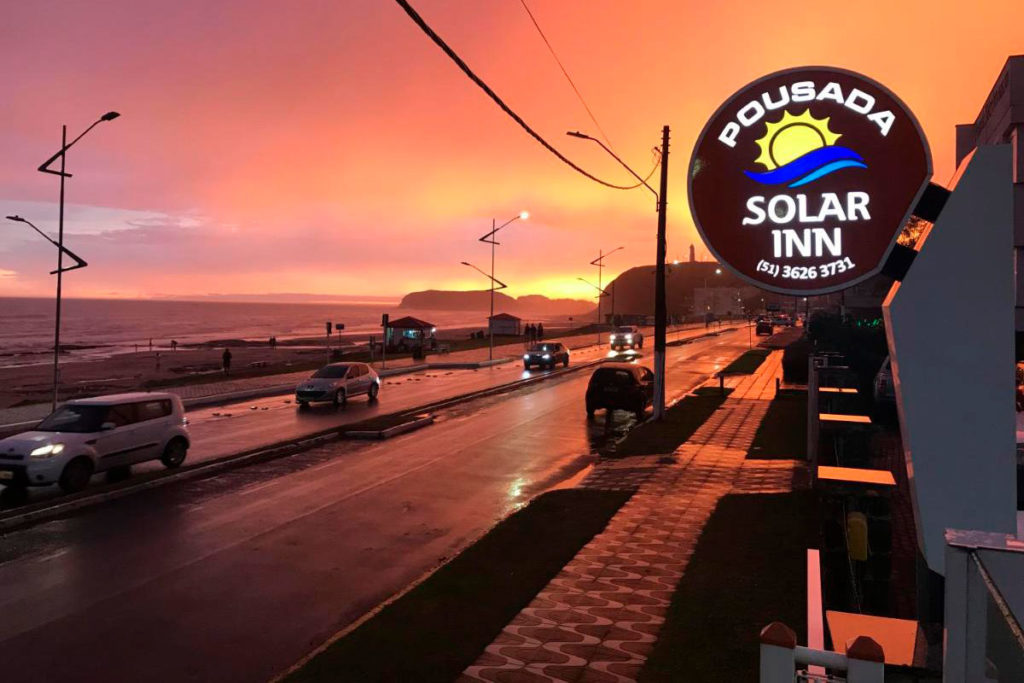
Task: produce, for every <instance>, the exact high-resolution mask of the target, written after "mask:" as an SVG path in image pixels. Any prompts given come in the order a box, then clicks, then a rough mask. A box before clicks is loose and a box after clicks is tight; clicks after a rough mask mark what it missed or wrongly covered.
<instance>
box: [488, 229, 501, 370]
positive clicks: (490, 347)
mask: <svg viewBox="0 0 1024 683" xmlns="http://www.w3.org/2000/svg"><path fill="white" fill-rule="evenodd" d="M497 223H498V221H496V220H495V219H493V218H492V219H491V235H492V237H493V235H494V233H495V232H497V231H496V230H495V228H494V226H495V225H497ZM489 241H490V243H491V315H490V316H489V317H488V318H487V336H488V342H487V360H494V246H495V245H496V244H497V243H498V242H497V241H496V240H494V239H491V240H489Z"/></svg>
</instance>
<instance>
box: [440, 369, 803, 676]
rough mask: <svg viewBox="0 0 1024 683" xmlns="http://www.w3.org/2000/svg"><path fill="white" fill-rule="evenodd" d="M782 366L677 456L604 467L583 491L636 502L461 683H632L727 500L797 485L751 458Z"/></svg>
mask: <svg viewBox="0 0 1024 683" xmlns="http://www.w3.org/2000/svg"><path fill="white" fill-rule="evenodd" d="M781 360H782V353H781V352H780V351H775V352H773V353H772V354H771V355H770V356H769V357H768V359H766V361H765V362H764V364H762V366H761V368H759V370H758V372H757V373H756V374H754V375H749V376H746V377H742V378H730V379H729V381H728V385H729V386H731V387H732V388H733V390H734V391H733V393H732V394H730V396H729V397H728V398H727V399H726V400H725V402H724V403H723V404H722V406H721V407H720V408H719V409H718V410H717V411H715V413H714V414H712V415H711V417H710V418H709V419H708V420H707V421H706V422H705V423H704V424H703V425H702V426H701V427H700V429H698V430H697V431H696V432H695V433H694V435H693V436H692V437H691V438H690V439H689V440H688V441H687V442H686V443H684V444H682V445H681V446H680V447H679V448H677V449H676V451H675V453H672V454H666V455H665V456H642V457H636V458H622V459H618V460H615V461H611V462H608V463H600V464H599V465H598V466H597V467H595V470H594V472H592V473H591V475H589V476H588V477H587V478H586V479H585V480H584V481H583V482H582V484H581V486H586V487H591V488H602V489H605V488H607V489H611V490H625V489H635V490H636V493H635V494H634V495H633V497H632V498H631V499H630V500H629V502H627V503H626V504H625V505H624V506H623V507H622V508H621V509H620V510H619V512H618V513H617V514H616V515H615V516H614V517H613V518H612V519H611V521H609V523H608V526H607V527H606V528H605V530H604V531H603V532H601V533H600V534H598V535H597V536H595V537H594V538H593V539H592V540H591V541H590V543H588V544H587V545H586V546H585V547H584V548H583V549H581V550H580V552H579V553H578V554H577V555H576V557H574V558H573V559H572V560H571V561H570V562H569V564H568V565H566V566H565V567H564V568H563V569H562V571H561V572H560V573H559V574H558V575H557V576H556V577H555V578H554V579H552V580H551V582H550V583H549V584H548V586H547V587H545V588H544V590H542V591H541V593H540V594H539V595H538V596H537V597H536V599H535V600H534V601H533V602H532V603H531V604H530V605H528V606H527V607H525V608H524V609H523V610H522V612H520V614H519V615H517V616H516V618H515V619H513V620H512V621H511V622H510V623H509V624H508V625H507V626H506V627H505V629H504V630H503V632H502V633H501V635H499V636H498V637H497V638H496V639H495V641H494V642H493V643H492V644H491V645H490V646H488V647H487V649H486V651H485V652H484V654H483V655H481V657H480V659H479V660H477V661H476V662H475V663H474V664H473V665H472V666H470V667H469V668H467V669H466V671H465V672H464V673H463V675H462V676H461V677H460V679H459V680H460V681H463V682H466V683H468V682H470V681H530V682H534V681H538V682H539V681H573V682H574V683H623V682H626V681H635V680H636V677H637V675H638V674H639V672H640V670H641V669H642V668H643V665H644V662H645V661H646V657H647V654H648V653H649V652H650V650H651V648H652V647H653V646H654V643H655V641H656V639H657V634H658V632H659V630H660V628H661V625H662V624H663V623H664V615H665V612H666V610H667V609H668V605H669V601H670V600H671V599H672V594H673V592H674V591H675V588H676V586H677V585H678V583H679V580H680V578H682V576H683V573H684V572H685V571H686V565H687V563H688V562H689V559H690V557H691V556H692V555H693V551H694V548H695V547H696V544H697V540H698V538H699V537H700V534H701V531H702V530H703V528H704V525H705V524H706V523H707V520H708V518H710V516H711V514H712V513H713V512H714V509H715V506H716V505H717V504H718V501H719V499H720V498H721V497H722V496H724V495H727V494H728V493H730V492H734V491H735V492H742V493H754V492H757V493H760V492H767V491H789V490H791V488H792V486H793V482H794V480H798V479H799V477H798V476H797V474H796V473H797V471H798V470H799V469H800V467H801V465H800V463H797V462H795V461H785V460H782V461H746V460H745V458H746V453H747V450H748V449H749V447H750V443H751V442H752V441H753V438H754V433H755V432H756V431H757V427H758V425H760V423H761V420H762V419H763V418H764V415H765V413H766V411H767V409H768V403H769V402H770V401H771V399H772V398H774V394H775V378H776V377H777V376H780V375H781ZM666 456H671V457H666ZM748 463H755V464H748Z"/></svg>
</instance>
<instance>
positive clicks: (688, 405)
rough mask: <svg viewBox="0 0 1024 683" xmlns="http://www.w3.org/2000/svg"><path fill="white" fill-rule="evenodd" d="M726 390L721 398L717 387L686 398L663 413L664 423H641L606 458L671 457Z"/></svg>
mask: <svg viewBox="0 0 1024 683" xmlns="http://www.w3.org/2000/svg"><path fill="white" fill-rule="evenodd" d="M728 394H729V390H726V393H725V394H723V393H722V392H721V391H720V390H719V389H718V387H713V388H711V389H709V390H707V391H700V393H698V394H697V395H692V396H687V397H686V398H684V399H683V400H682V401H680V402H679V403H677V404H675V405H674V406H672V407H671V408H669V409H668V410H666V411H665V419H663V420H661V421H659V422H655V421H650V422H644V423H643V424H641V425H639V426H638V427H636V428H635V429H633V430H632V431H630V432H629V434H628V435H627V436H626V438H625V439H623V440H622V441H620V442H619V443H618V444H617V445H616V446H615V451H614V453H609V455H615V456H629V455H659V454H663V453H671V452H672V451H674V450H675V449H676V448H678V447H679V445H680V444H682V443H683V442H685V441H686V440H687V439H689V438H690V437H691V436H693V433H694V432H695V431H697V429H699V428H700V426H701V425H702V424H704V422H705V421H706V420H707V419H708V418H709V417H711V414H712V413H714V412H715V411H716V410H718V407H719V406H720V405H722V403H723V402H724V401H725V399H726V397H727V396H728Z"/></svg>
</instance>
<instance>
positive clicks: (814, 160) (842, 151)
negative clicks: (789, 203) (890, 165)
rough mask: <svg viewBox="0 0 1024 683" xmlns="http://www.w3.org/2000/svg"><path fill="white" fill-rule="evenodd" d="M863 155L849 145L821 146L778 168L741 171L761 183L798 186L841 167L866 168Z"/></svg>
mask: <svg viewBox="0 0 1024 683" xmlns="http://www.w3.org/2000/svg"><path fill="white" fill-rule="evenodd" d="M867 167H868V166H867V164H866V163H864V157H862V156H861V155H860V154H858V153H857V152H855V151H853V150H852V149H850V148H849V147H842V146H840V145H832V146H831V147H821V148H819V149H816V150H813V151H811V152H808V153H807V154H804V155H803V156H801V157H797V158H796V159H793V161H790V162H789V163H788V164H784V165H783V166H779V167H778V168H776V169H774V170H771V171H765V172H764V173H757V172H755V171H744V172H743V173H744V174H745V175H746V176H747V177H748V178H750V179H751V180H754V181H756V182H759V183H761V184H762V185H782V184H785V183H788V184H789V187H799V186H801V185H806V184H807V183H810V182H813V181H815V180H817V179H818V178H821V177H823V176H826V175H828V174H829V173H834V172H835V171H838V170H840V169H842V168H867Z"/></svg>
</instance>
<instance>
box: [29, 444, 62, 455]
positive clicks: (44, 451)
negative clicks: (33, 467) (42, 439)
mask: <svg viewBox="0 0 1024 683" xmlns="http://www.w3.org/2000/svg"><path fill="white" fill-rule="evenodd" d="M63 452H64V444H62V443H48V444H46V445H45V446H40V447H39V448H37V449H35V450H34V451H32V452H31V453H29V454H28V457H30V458H52V457H53V456H55V455H60V454H61V453H63Z"/></svg>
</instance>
